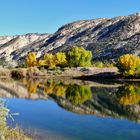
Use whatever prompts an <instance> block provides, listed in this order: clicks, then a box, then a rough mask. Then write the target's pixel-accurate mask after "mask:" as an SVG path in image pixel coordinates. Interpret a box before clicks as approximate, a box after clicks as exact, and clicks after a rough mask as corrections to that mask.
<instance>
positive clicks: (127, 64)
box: [116, 54, 140, 76]
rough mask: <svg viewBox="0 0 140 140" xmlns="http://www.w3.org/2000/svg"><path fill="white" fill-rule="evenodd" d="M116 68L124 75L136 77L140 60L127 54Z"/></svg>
mask: <svg viewBox="0 0 140 140" xmlns="http://www.w3.org/2000/svg"><path fill="white" fill-rule="evenodd" d="M116 66H117V67H118V69H119V70H120V72H122V73H123V74H124V75H126V76H129V75H134V74H135V70H136V68H137V67H140V58H139V57H138V56H136V55H133V54H126V55H123V56H121V57H120V58H119V59H118V60H117V64H116Z"/></svg>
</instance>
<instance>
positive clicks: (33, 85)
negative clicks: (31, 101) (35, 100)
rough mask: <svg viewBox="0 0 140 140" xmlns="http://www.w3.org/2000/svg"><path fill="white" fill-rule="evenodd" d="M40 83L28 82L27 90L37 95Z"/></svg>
mask: <svg viewBox="0 0 140 140" xmlns="http://www.w3.org/2000/svg"><path fill="white" fill-rule="evenodd" d="M38 85H39V83H38V82H37V81H34V80H31V81H28V82H27V90H28V92H29V93H32V94H33V93H36V91H37V87H38Z"/></svg>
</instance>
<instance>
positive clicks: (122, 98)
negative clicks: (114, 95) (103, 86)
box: [118, 85, 140, 106]
mask: <svg viewBox="0 0 140 140" xmlns="http://www.w3.org/2000/svg"><path fill="white" fill-rule="evenodd" d="M139 92H140V89H139V87H138V86H135V85H125V86H124V87H121V88H120V89H119V90H118V101H119V103H120V104H122V105H124V106H127V105H133V104H136V103H138V102H139V101H140V93H139Z"/></svg>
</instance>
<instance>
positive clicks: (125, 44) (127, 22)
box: [0, 13, 140, 62]
mask: <svg viewBox="0 0 140 140" xmlns="http://www.w3.org/2000/svg"><path fill="white" fill-rule="evenodd" d="M73 45H81V46H83V47H85V48H86V49H88V50H91V51H92V53H93V59H94V60H107V61H108V60H114V59H116V58H118V57H119V56H120V55H122V54H126V53H133V54H136V55H140V13H136V14H133V15H129V16H119V17H114V18H98V19H94V20H81V21H76V22H73V23H69V24H66V25H64V26H62V27H61V28H59V29H58V31H57V32H55V33H54V34H52V35H50V34H26V35H19V36H5V37H4V36H1V37H0V58H4V59H6V60H7V61H11V62H13V60H15V62H17V61H18V60H19V59H21V58H23V57H24V56H25V55H26V54H27V52H29V51H36V52H37V55H38V56H40V55H41V53H42V52H48V51H51V52H57V51H68V50H69V49H70V48H71V47H72V46H73Z"/></svg>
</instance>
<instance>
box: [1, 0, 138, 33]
mask: <svg viewBox="0 0 140 140" xmlns="http://www.w3.org/2000/svg"><path fill="white" fill-rule="evenodd" d="M139 11H140V0H0V35H15V34H24V33H30V32H33V33H36V32H38V33H53V32H55V31H56V30H57V29H58V28H59V27H60V26H62V25H64V24H65V23H69V22H73V21H76V20H80V19H94V18H99V17H114V16H119V15H128V14H132V13H136V12H139Z"/></svg>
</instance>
